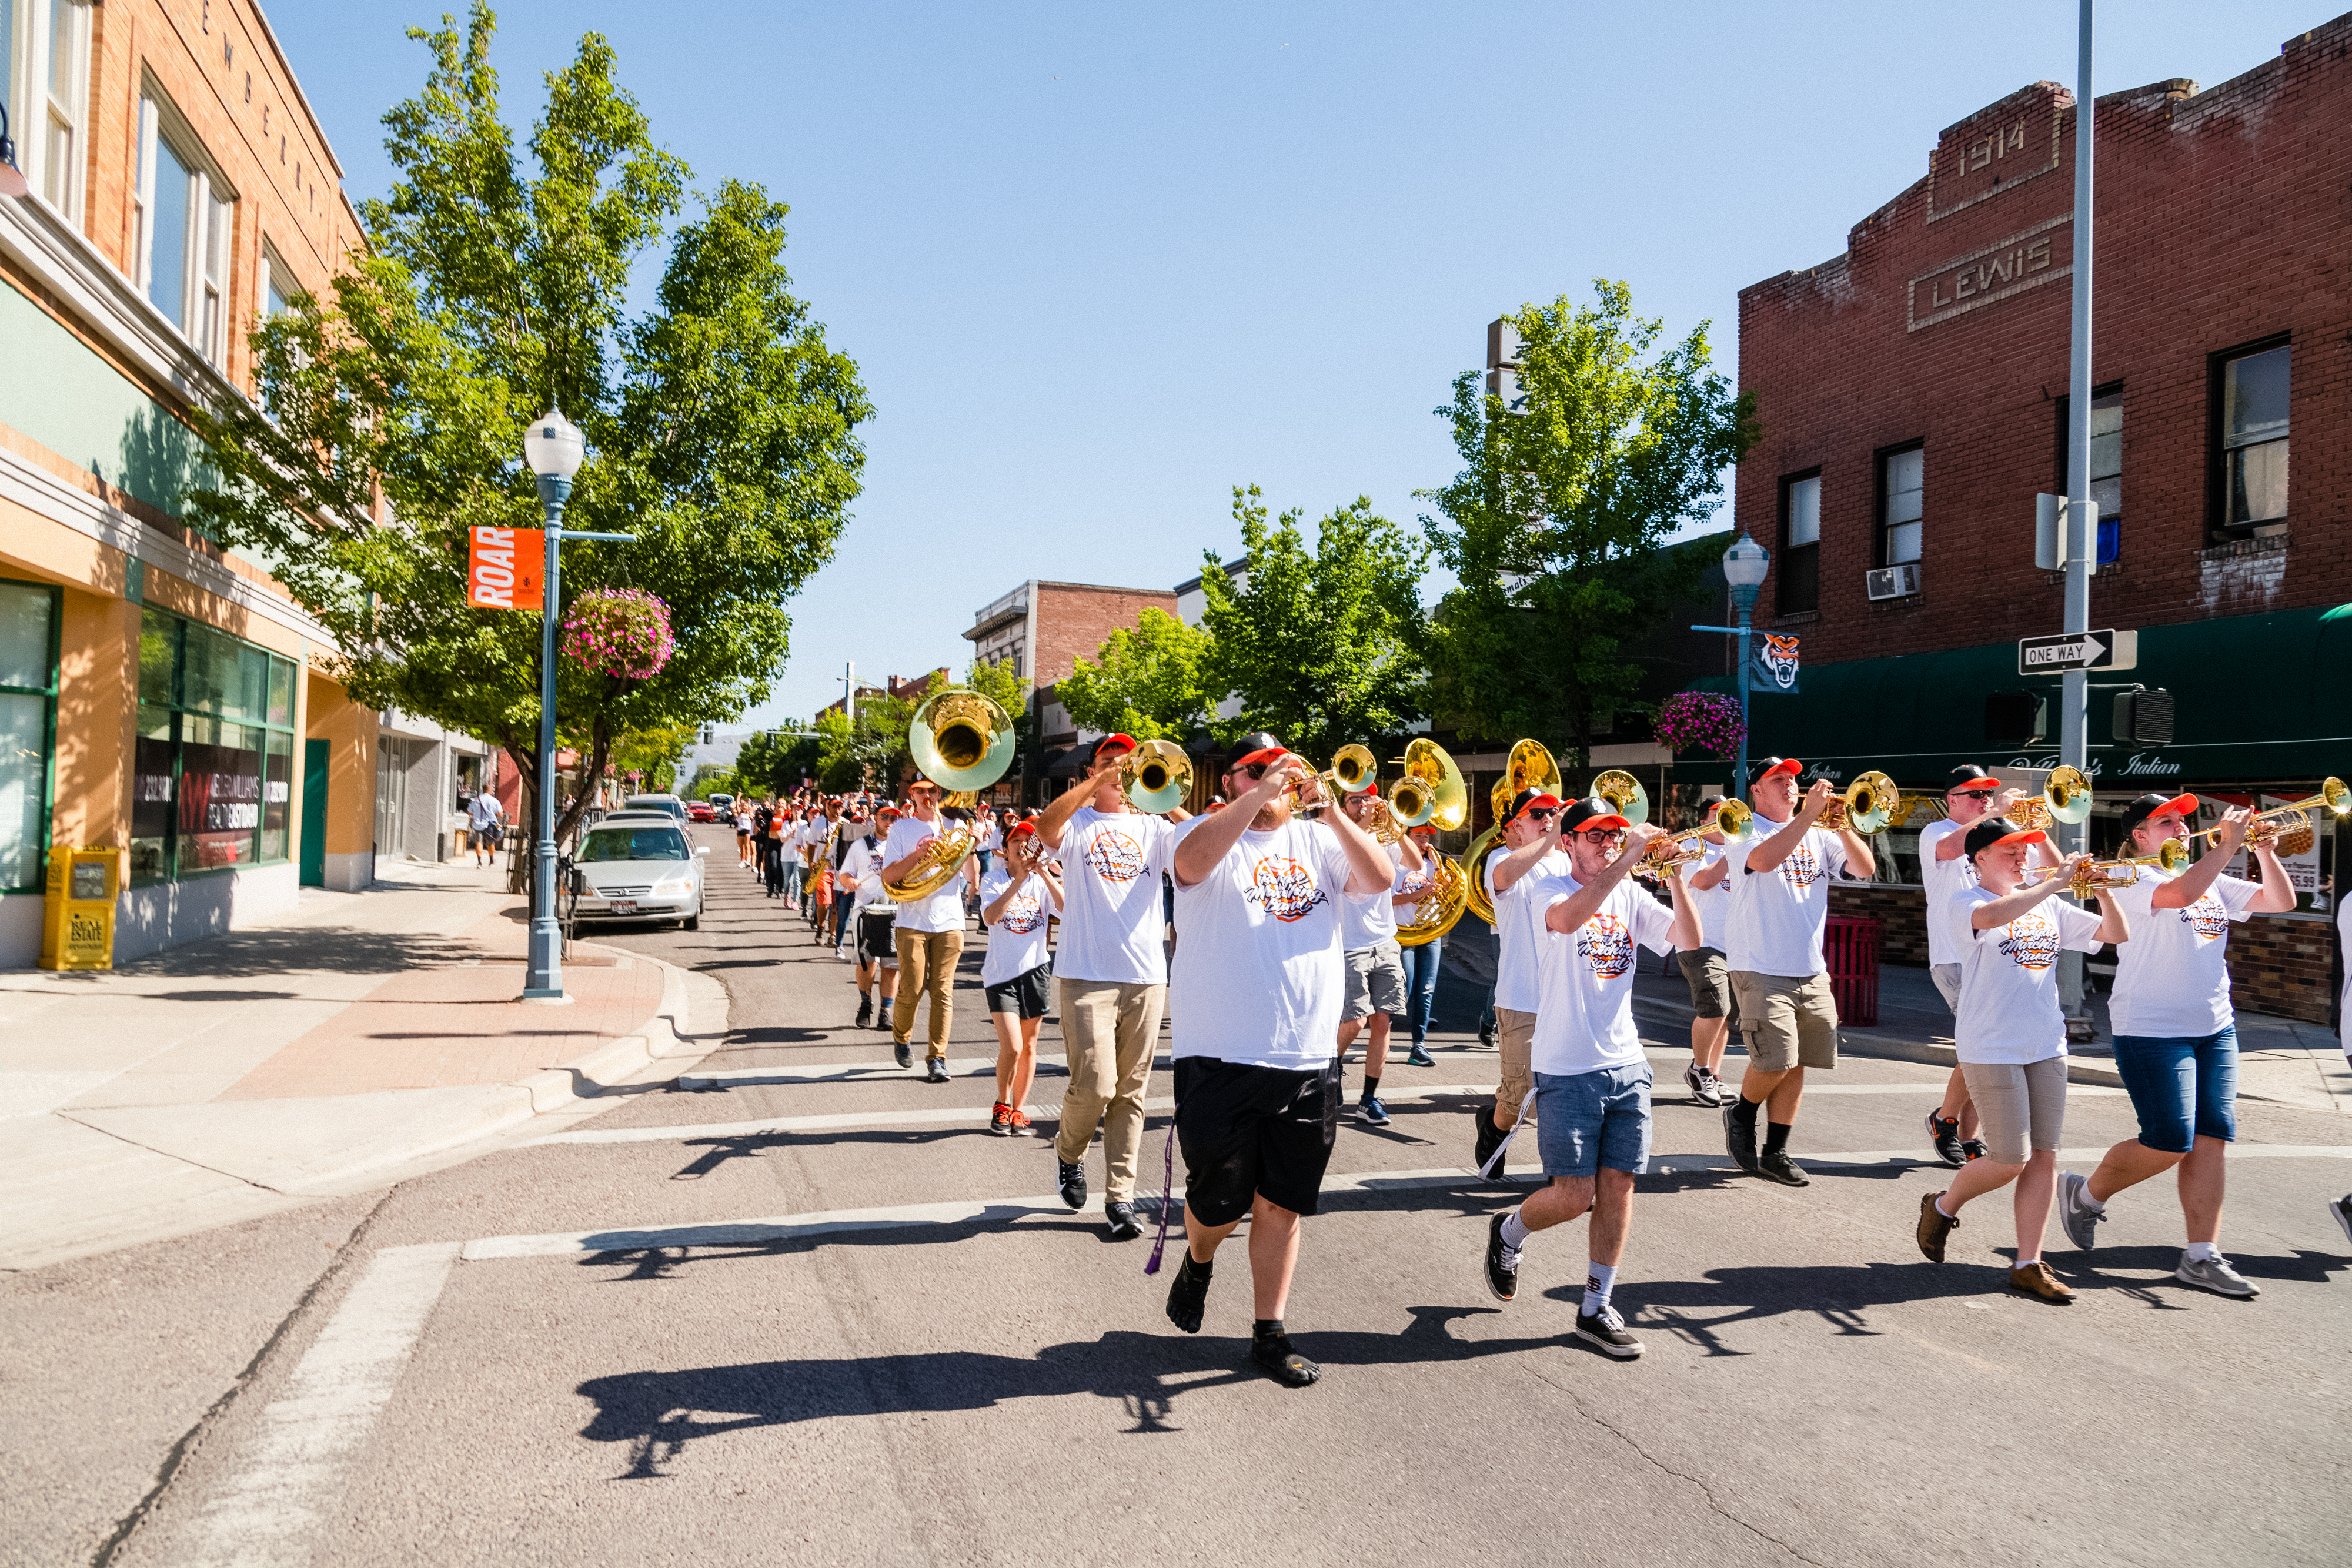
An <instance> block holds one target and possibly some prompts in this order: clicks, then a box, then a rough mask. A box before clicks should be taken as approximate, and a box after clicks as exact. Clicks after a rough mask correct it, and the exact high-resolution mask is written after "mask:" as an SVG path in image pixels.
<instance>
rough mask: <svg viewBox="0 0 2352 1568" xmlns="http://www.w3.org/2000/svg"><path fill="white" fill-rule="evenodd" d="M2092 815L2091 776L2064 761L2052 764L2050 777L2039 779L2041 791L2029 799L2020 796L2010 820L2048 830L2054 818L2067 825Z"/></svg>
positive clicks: (2023, 825)
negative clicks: (2020, 798)
mask: <svg viewBox="0 0 2352 1568" xmlns="http://www.w3.org/2000/svg"><path fill="white" fill-rule="evenodd" d="M2090 815H2091V780H2090V778H2089V776H2088V775H2086V774H2084V772H2083V770H2082V769H2081V768H2068V767H2065V766H2064V765H2063V764H2062V765H2060V766H2059V767H2056V768H2052V769H2051V770H2050V777H2049V778H2047V779H2043V780H2042V793H2041V794H2039V795H2036V796H2034V797H2032V799H2031V800H2020V801H2019V802H2018V803H2017V805H2016V807H2015V808H2014V810H2013V811H2012V814H2011V821H2015V822H2016V823H2017V825H2018V826H2019V827H2021V828H2039V829H2041V830H2042V831H2045V832H2046V831H2049V829H2050V825H2051V824H2052V823H2053V822H2063V823H2065V824H2066V825H2067V826H2068V827H2072V826H2074V824H2075V823H2077V822H2081V821H2087V820H2089V818H2090Z"/></svg>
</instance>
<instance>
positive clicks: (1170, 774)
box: [1118, 740, 1192, 813]
mask: <svg viewBox="0 0 2352 1568" xmlns="http://www.w3.org/2000/svg"><path fill="white" fill-rule="evenodd" d="M1118 770H1119V773H1120V776H1121V777H1123V778H1124V779H1126V780H1127V800H1128V804H1129V805H1131V806H1133V807H1134V808H1135V809H1136V810H1139V811H1151V812H1155V813H1157V812H1160V811H1169V810H1174V809H1175V808H1177V807H1179V806H1181V805H1182V804H1183V803H1184V797H1185V796H1187V795H1189V794H1191V793H1192V758H1190V757H1187V756H1186V755H1185V754H1184V748H1183V747H1181V746H1179V745H1177V744H1176V743H1175V742H1174V741H1172V740H1147V741H1145V742H1144V743H1143V744H1142V745H1141V746H1139V747H1136V748H1135V749H1134V750H1133V751H1131V752H1129V753H1128V755H1127V756H1126V758H1124V759H1122V760H1121V761H1120V763H1119V765H1118Z"/></svg>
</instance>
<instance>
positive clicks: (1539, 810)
mask: <svg viewBox="0 0 2352 1568" xmlns="http://www.w3.org/2000/svg"><path fill="white" fill-rule="evenodd" d="M1559 813H1560V808H1559V807H1558V806H1530V807H1528V821H1531V822H1549V821H1551V820H1552V819H1553V818H1554V817H1557V816H1559Z"/></svg>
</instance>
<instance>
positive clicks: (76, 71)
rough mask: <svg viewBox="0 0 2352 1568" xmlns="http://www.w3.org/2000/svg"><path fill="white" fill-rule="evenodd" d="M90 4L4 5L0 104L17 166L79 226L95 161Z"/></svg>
mask: <svg viewBox="0 0 2352 1568" xmlns="http://www.w3.org/2000/svg"><path fill="white" fill-rule="evenodd" d="M12 11H13V12H14V16H11V13H12ZM89 16H90V7H89V0H0V101H5V104H6V105H7V108H8V111H9V112H8V118H9V120H10V121H11V124H10V130H9V133H10V134H11V135H13V136H14V137H16V157H17V166H18V167H19V168H21V169H23V170H24V171H25V178H26V182H27V183H30V184H31V186H32V187H33V193H34V194H35V195H37V196H39V197H40V198H41V199H42V200H43V201H45V202H47V203H48V204H49V205H51V206H52V207H55V208H56V209H57V210H58V212H59V213H60V214H64V216H65V217H66V218H67V219H68V220H69V221H72V222H75V223H79V221H80V218H81V205H82V183H83V178H82V171H83V168H84V165H85V164H86V163H87V162H88V161H89V150H88V145H87V143H86V141H85V140H84V138H85V135H86V127H87V126H88V124H89Z"/></svg>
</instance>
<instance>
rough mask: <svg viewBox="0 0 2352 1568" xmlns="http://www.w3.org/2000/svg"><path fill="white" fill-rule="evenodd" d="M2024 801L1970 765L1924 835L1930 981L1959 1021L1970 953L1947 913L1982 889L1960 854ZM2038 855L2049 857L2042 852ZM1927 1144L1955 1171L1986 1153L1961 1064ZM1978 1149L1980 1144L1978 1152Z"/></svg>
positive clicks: (1958, 772) (1956, 772) (1933, 1114)
mask: <svg viewBox="0 0 2352 1568" xmlns="http://www.w3.org/2000/svg"><path fill="white" fill-rule="evenodd" d="M2023 798H2024V791H2023V790H2021V789H2003V788H2002V787H2001V782H2000V779H1996V778H1994V777H1993V776H1992V775H1991V774H1990V773H1987V772H1986V771H1985V770H1984V769H1983V768H1979V767H1977V766H1976V765H1975V764H1974V763H1964V764H1963V765H1961V766H1960V767H1958V768H1953V769H1952V778H1951V782H1950V783H1949V784H1948V785H1946V786H1945V789H1944V820H1943V821H1940V822H1930V823H1928V824H1927V826H1926V827H1924V828H1922V829H1920V830H1919V881H1920V882H1921V883H1922V884H1923V885H1924V886H1925V888H1926V890H1927V976H1928V978H1930V979H1932V980H1934V981H1935V982H1936V990H1937V994H1938V995H1939V996H1941V997H1942V998H1944V1005H1945V1006H1946V1007H1948V1008H1949V1009H1952V1016H1953V1017H1954V1018H1955V1019H1958V1017H1959V1012H1960V960H1961V959H1962V958H1964V957H1966V956H1968V949H1967V948H1965V947H1962V946H1959V944H1958V942H1957V941H1956V940H1955V939H1954V937H1953V935H1952V931H1951V925H1950V922H1948V920H1946V919H1945V918H1944V911H1945V910H1946V909H1947V908H1948V907H1949V906H1950V904H1951V902H1952V898H1953V895H1954V894H1958V893H1959V892H1960V891H1961V890H1963V889H1965V888H1970V887H1974V886H1975V885H1976V884H1977V873H1976V867H1975V866H1974V865H1973V864H1971V863H1970V862H1969V859H1968V857H1967V856H1966V855H1963V854H1962V853H1960V849H1961V846H1962V845H1963V844H1965V843H1966V842H1967V841H1968V831H1969V829H1970V828H1972V827H1974V826H1975V825H1976V824H1977V823H1979V822H1981V821H1984V820H1985V819H1986V818H1988V817H2006V816H2008V815H2009V812H2010V808H2011V807H2012V806H2014V805H2016V804H2017V802H2018V801H2019V800H2022V799H2023ZM2036 853H2037V854H2040V853H2042V850H2040V849H2039V848H2037V850H2036ZM1927 1141H1928V1142H1929V1143H1930V1144H1931V1145H1934V1147H1935V1150H1936V1157H1937V1159H1939V1160H1941V1161H1943V1162H1944V1164H1946V1165H1948V1166H1952V1167H1953V1168H1955V1169H1958V1167H1959V1166H1964V1165H1966V1164H1968V1162H1969V1160H1970V1159H1971V1158H1973V1157H1975V1156H1977V1155H1981V1154H1983V1153H1984V1149H1983V1146H1982V1145H1981V1144H1978V1140H1977V1111H1976V1107H1975V1106H1974V1105H1972V1104H1970V1103H1969V1085H1968V1079H1967V1077H1966V1076H1965V1075H1964V1074H1963V1073H1962V1072H1961V1071H1960V1069H1959V1064H1958V1063H1957V1062H1955V1063H1954V1064H1953V1066H1952V1075H1951V1076H1950V1077H1949V1078H1948V1079H1946V1080H1945V1081H1944V1103H1942V1104H1940V1105H1938V1106H1937V1107H1936V1108H1935V1109H1934V1110H1933V1111H1930V1112H1929V1113H1927ZM1972 1144H1976V1145H1977V1146H1976V1147H1975V1148H1973V1149H1971V1148H1970V1147H1969V1145H1972Z"/></svg>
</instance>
